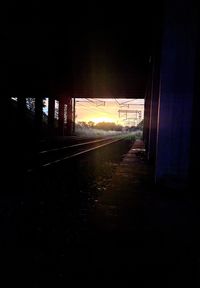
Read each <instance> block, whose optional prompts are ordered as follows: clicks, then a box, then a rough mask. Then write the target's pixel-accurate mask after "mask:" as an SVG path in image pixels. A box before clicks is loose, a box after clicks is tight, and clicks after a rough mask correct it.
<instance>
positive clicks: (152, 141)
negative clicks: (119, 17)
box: [147, 55, 160, 164]
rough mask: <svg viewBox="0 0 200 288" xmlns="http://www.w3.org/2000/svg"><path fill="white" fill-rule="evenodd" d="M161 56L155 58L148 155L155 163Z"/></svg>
mask: <svg viewBox="0 0 200 288" xmlns="http://www.w3.org/2000/svg"><path fill="white" fill-rule="evenodd" d="M159 65H160V63H159V57H158V55H156V56H155V57H154V59H153V67H152V68H153V69H152V83H151V100H150V101H151V103H150V111H149V114H150V116H149V131H148V132H149V134H148V148H147V155H148V159H149V161H150V162H151V163H153V164H154V163H155V159H156V145H157V120H158V102H159V89H160V81H159V79H160V77H159Z"/></svg>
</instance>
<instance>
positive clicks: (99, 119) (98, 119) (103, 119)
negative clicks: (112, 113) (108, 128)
mask: <svg viewBox="0 0 200 288" xmlns="http://www.w3.org/2000/svg"><path fill="white" fill-rule="evenodd" d="M90 121H92V122H94V123H95V124H97V123H100V122H115V120H114V119H112V118H110V117H106V116H103V117H91V120H90Z"/></svg>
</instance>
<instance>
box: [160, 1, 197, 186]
mask: <svg viewBox="0 0 200 288" xmlns="http://www.w3.org/2000/svg"><path fill="white" fill-rule="evenodd" d="M185 15H187V17H186V16H185ZM193 16H194V15H193V7H192V2H191V1H189V0H188V1H181V0H173V1H172V0H170V1H168V2H167V7H166V18H165V22H164V25H165V26H164V27H165V30H164V35H163V43H162V54H161V70H160V83H161V88H160V96H159V109H158V136H157V158H156V181H157V182H162V183H165V184H166V185H168V186H170V187H175V188H177V187H178V188H182V187H185V185H186V184H187V181H188V176H189V162H190V145H191V128H192V106H193V96H194V78H195V75H194V72H195V47H196V44H195V36H194V34H195V32H194V31H195V29H194V21H193V20H194V19H193Z"/></svg>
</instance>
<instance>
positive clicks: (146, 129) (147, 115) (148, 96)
mask: <svg viewBox="0 0 200 288" xmlns="http://www.w3.org/2000/svg"><path fill="white" fill-rule="evenodd" d="M148 82H149V83H148V85H147V90H146V95H145V103H144V131H143V138H144V143H145V148H146V150H147V151H148V143H149V124H150V105H151V82H150V81H148Z"/></svg>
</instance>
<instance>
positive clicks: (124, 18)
mask: <svg viewBox="0 0 200 288" xmlns="http://www.w3.org/2000/svg"><path fill="white" fill-rule="evenodd" d="M27 2H29V1H27ZM69 3H70V2H68V1H65V4H59V2H58V1H55V3H50V2H48V3H46V4H44V3H43V4H42V3H41V1H36V0H35V1H32V2H31V1H30V3H27V4H26V5H24V4H23V5H21V6H20V5H19V3H17V1H16V2H15V3H13V4H12V5H10V6H9V7H8V24H7V25H6V26H5V34H4V35H5V41H6V42H7V49H6V54H7V56H8V75H9V77H8V80H9V82H8V88H9V96H26V97H28V96H29V97H31V96H32V97H33V96H39V95H42V96H57V95H60V94H63V93H64V94H69V95H71V96H75V97H119V98H120V97H132V98H142V97H144V92H145V87H146V76H147V72H148V69H149V65H150V64H149V58H150V56H151V55H152V45H153V36H154V32H155V30H156V27H157V26H158V25H160V23H159V9H160V7H157V8H156V6H155V5H153V4H152V2H151V3H150V1H145V2H144V1H129V2H128V1H121V2H120V1H108V0H107V1H104V0H101V1H94V0H93V1H80V2H77V1H73V2H72V3H70V4H69Z"/></svg>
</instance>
